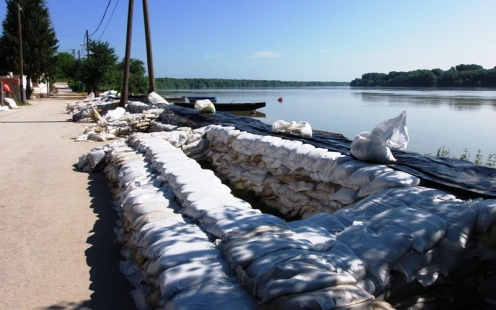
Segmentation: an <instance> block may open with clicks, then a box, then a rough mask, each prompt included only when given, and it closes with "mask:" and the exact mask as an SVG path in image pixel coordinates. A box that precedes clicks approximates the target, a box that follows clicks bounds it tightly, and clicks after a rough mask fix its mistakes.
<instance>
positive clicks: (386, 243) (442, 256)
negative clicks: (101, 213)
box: [88, 125, 496, 309]
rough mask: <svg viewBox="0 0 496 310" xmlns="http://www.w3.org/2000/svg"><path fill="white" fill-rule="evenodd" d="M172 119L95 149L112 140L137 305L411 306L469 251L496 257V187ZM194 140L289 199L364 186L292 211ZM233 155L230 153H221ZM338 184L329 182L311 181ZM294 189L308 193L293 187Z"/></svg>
mask: <svg viewBox="0 0 496 310" xmlns="http://www.w3.org/2000/svg"><path fill="white" fill-rule="evenodd" d="M170 128H171V129H172V131H170V132H154V133H134V134H132V135H130V136H129V138H128V139H127V141H126V143H124V141H123V140H120V141H117V142H114V143H112V144H110V145H108V146H107V148H105V150H104V152H103V153H102V152H101V151H100V153H99V154H94V157H95V158H94V159H93V161H95V160H96V159H97V158H99V157H101V156H102V154H105V155H104V156H105V158H106V162H107V166H106V167H105V172H106V174H107V177H108V179H109V180H110V182H111V183H112V184H114V189H113V192H114V195H115V197H116V207H117V210H118V212H119V214H120V217H121V221H120V225H121V226H120V227H119V228H118V229H116V233H117V235H118V241H119V242H120V243H121V244H122V245H123V247H124V248H125V249H126V251H125V252H124V253H126V257H128V260H127V262H126V263H123V264H122V266H121V268H122V270H123V272H125V273H126V274H127V275H128V277H129V278H130V279H131V280H132V281H133V282H134V283H135V285H136V286H137V290H136V291H135V297H136V298H137V300H142V302H141V305H142V306H143V308H144V307H145V306H148V307H150V306H152V307H157V306H161V307H163V308H165V309H175V308H188V309H189V308H195V307H197V308H204V309H217V308H219V307H222V306H224V305H225V307H229V308H234V307H240V308H242V309H254V308H255V307H258V308H260V309H274V308H277V309H283V308H284V309H286V308H287V309H301V308H319V307H321V308H326V309H334V308H340V307H341V308H346V309H363V308H365V309H366V308H371V307H375V308H377V309H392V307H391V305H390V304H389V303H388V301H391V302H392V303H394V306H397V307H403V306H405V307H408V306H413V305H415V302H413V304H411V303H412V300H416V301H417V302H419V301H420V300H426V299H427V298H428V297H432V296H425V295H427V294H426V291H427V290H429V289H430V288H431V287H434V289H433V290H435V288H438V287H439V285H440V284H449V285H450V287H453V285H452V283H453V282H452V281H453V280H452V279H451V278H450V276H451V274H452V273H453V272H454V271H455V270H456V269H457V268H459V266H461V264H463V262H464V261H465V260H467V259H474V258H476V259H477V261H479V262H482V263H483V262H489V261H491V260H495V259H496V251H495V249H494V242H495V240H494V238H493V237H491V235H492V233H493V232H494V231H496V228H495V223H496V201H495V200H483V199H477V200H462V199H459V198H457V197H455V196H454V195H452V194H449V193H447V192H444V191H441V190H436V189H431V188H425V187H421V186H416V185H417V184H415V182H414V183H408V182H411V181H412V180H413V181H415V179H413V178H409V177H408V175H407V174H405V175H404V177H405V179H402V178H401V177H398V175H396V176H393V177H391V174H393V175H394V173H395V171H393V170H391V169H390V168H388V167H385V166H382V165H371V164H364V163H362V162H358V161H356V160H354V159H352V158H349V157H348V156H344V155H341V154H339V153H333V152H328V151H327V150H319V149H317V148H312V147H307V146H306V145H305V144H303V143H289V144H288V143H286V141H288V140H284V139H280V138H276V137H270V136H266V137H260V136H257V135H252V134H247V133H245V132H241V131H238V130H236V129H234V128H232V127H221V126H215V125H211V126H207V127H205V128H199V129H196V130H191V128H184V127H173V126H171V127H170ZM186 150H187V151H188V152H190V153H191V154H200V153H202V152H204V153H205V154H206V156H207V157H208V158H211V160H212V163H214V165H215V166H218V169H217V170H216V173H219V174H221V175H227V176H228V177H229V179H232V180H235V183H234V184H235V185H237V186H238V187H243V188H245V187H249V188H251V189H254V191H255V189H256V191H257V192H258V193H260V192H262V193H265V194H266V193H267V189H266V187H265V186H264V184H268V186H269V187H270V189H272V190H273V195H274V197H272V198H270V199H273V200H274V201H280V203H281V204H283V203H295V202H298V201H301V202H302V205H304V204H305V203H303V202H304V201H307V206H308V204H309V201H310V199H309V198H307V197H311V198H313V197H314V196H315V197H319V198H320V199H322V202H323V204H326V205H329V204H330V203H329V201H332V200H331V196H332V195H333V194H335V193H337V192H339V191H340V190H342V189H352V190H354V191H355V193H356V195H357V196H359V195H360V191H364V192H366V193H367V195H365V196H364V197H361V198H360V199H358V200H354V201H353V202H352V203H350V204H347V205H346V204H345V205H342V206H341V207H345V208H339V211H336V212H334V211H333V210H330V211H329V212H313V213H312V214H308V213H307V216H305V218H304V219H300V220H296V221H292V222H286V221H285V220H284V219H282V218H279V217H276V216H273V215H270V214H263V213H261V212H260V211H259V210H255V209H253V208H252V207H251V205H250V204H249V203H247V202H246V201H244V200H242V199H239V198H237V197H235V196H234V195H233V194H232V193H231V190H230V188H229V187H227V186H226V185H224V184H223V183H222V182H221V181H220V179H219V178H218V177H217V176H216V174H214V172H212V171H210V170H206V169H203V168H202V167H201V166H200V165H199V164H198V163H197V161H195V160H193V159H192V158H189V157H188V156H187V155H186V153H185V152H186ZM303 150H305V151H303ZM272 154H274V155H272ZM309 154H314V155H315V154H318V155H315V156H316V158H317V159H319V160H320V161H319V160H315V158H314V157H311V156H310V155H309ZM224 156H225V157H224ZM264 156H266V158H265V159H263V158H264ZM275 157H279V158H282V159H284V158H289V157H291V158H293V159H294V158H298V160H295V161H294V162H291V163H288V164H286V162H285V161H284V160H281V161H279V162H277V161H278V160H279V159H277V158H276V159H269V158H275ZM307 157H311V158H313V159H314V162H313V164H315V163H316V162H320V163H319V167H320V165H323V166H322V167H321V169H320V171H319V172H320V174H318V175H319V176H320V177H321V179H323V180H325V181H319V182H317V181H316V177H315V176H316V175H317V174H316V173H317V172H316V171H311V172H305V171H304V170H305V169H313V168H311V167H312V165H311V162H310V161H308V158H307ZM227 160H229V161H230V163H231V164H232V166H223V164H222V162H223V161H227ZM300 161H305V162H306V163H305V164H301V163H300ZM88 162H89V160H88ZM269 162H271V163H272V164H273V165H274V166H273V167H272V166H270V165H268V163H269ZM326 164H327V165H332V166H333V168H332V169H330V168H324V166H325V165H326ZM281 167H283V168H281ZM279 169H281V171H278V170H279ZM326 169H329V170H326ZM324 171H328V172H324ZM253 175H255V176H256V177H253ZM352 175H353V178H352V177H351V176H352ZM383 175H385V176H383ZM302 176H305V178H303V177H302ZM381 177H382V178H381ZM376 179H377V180H378V181H377V182H378V184H376V185H371V184H372V183H373V182H374V181H375V180H376ZM331 180H332V181H331ZM271 183H276V185H271ZM279 183H284V184H279ZM278 184H279V185H278ZM412 185H414V186H412ZM333 186H335V187H338V188H337V189H336V191H335V192H333V193H332V194H329V195H322V194H320V193H319V194H315V192H319V191H324V190H328V189H329V188H331V187H333ZM367 186H368V187H367ZM353 187H356V188H355V189H353ZM289 190H291V191H293V192H295V193H298V194H304V195H305V196H296V197H293V198H292V199H293V200H289V199H288V198H286V197H290V196H289V195H288V193H287V192H288V191H289ZM264 191H265V192H264ZM278 195H279V196H278ZM312 195H313V196H312ZM281 197H282V198H281ZM270 199H268V200H270ZM284 199H286V200H289V201H288V202H285V201H284ZM326 199H327V200H326ZM331 213H333V214H331ZM476 234H477V239H476V238H474V236H475V235H476ZM491 247H492V248H491ZM419 287H420V288H419ZM403 289H404V290H403ZM405 292H408V293H405ZM429 293H430V292H429ZM440 295H442V294H440ZM140 296H143V297H141V298H140ZM443 296H444V295H443ZM443 296H436V297H439V298H440V297H443ZM377 297H380V298H381V299H385V300H386V301H381V300H379V299H377ZM452 302H453V300H452Z"/></svg>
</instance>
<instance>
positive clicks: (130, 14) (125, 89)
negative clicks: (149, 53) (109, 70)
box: [119, 0, 134, 107]
mask: <svg viewBox="0 0 496 310" xmlns="http://www.w3.org/2000/svg"><path fill="white" fill-rule="evenodd" d="M133 7H134V0H129V8H128V12H127V36H126V56H125V58H124V79H123V81H122V92H121V100H120V102H119V106H120V107H124V106H125V105H126V102H127V97H128V92H129V90H128V88H129V66H130V59H131V37H132V32H133Z"/></svg>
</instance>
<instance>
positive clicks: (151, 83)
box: [143, 0, 155, 93]
mask: <svg viewBox="0 0 496 310" xmlns="http://www.w3.org/2000/svg"><path fill="white" fill-rule="evenodd" d="M143 19H144V21H145V39H146V62H147V63H148V93H151V92H154V91H155V76H154V72H153V56H152V36H151V32H150V19H149V17H148V1H147V0H143Z"/></svg>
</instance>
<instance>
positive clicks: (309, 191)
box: [206, 126, 420, 219]
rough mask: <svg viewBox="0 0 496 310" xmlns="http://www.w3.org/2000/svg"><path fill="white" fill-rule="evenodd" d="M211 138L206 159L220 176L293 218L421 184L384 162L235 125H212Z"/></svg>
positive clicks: (333, 209)
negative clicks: (358, 158)
mask: <svg viewBox="0 0 496 310" xmlns="http://www.w3.org/2000/svg"><path fill="white" fill-rule="evenodd" d="M206 139H207V141H208V145H207V147H208V150H209V152H208V153H207V157H208V159H209V161H210V162H211V163H212V164H213V165H214V166H215V167H216V172H217V173H218V174H219V175H221V176H223V177H226V178H227V179H228V180H229V181H230V183H232V184H233V185H234V186H235V187H237V188H240V189H250V190H252V191H253V192H255V194H256V195H257V196H260V197H262V198H263V199H264V202H265V203H266V204H267V205H269V206H271V207H273V208H276V209H277V210H278V211H279V212H280V213H281V214H283V215H284V216H285V217H286V218H289V219H297V218H305V217H308V216H310V215H312V214H315V213H319V212H328V213H332V212H335V211H337V210H339V209H342V208H343V207H346V206H350V205H352V204H355V203H356V202H358V201H360V200H361V199H363V198H364V197H367V196H368V195H370V194H373V193H376V192H379V191H380V190H383V189H386V188H393V187H405V186H407V187H410V186H417V185H418V184H419V182H420V180H419V179H418V178H417V177H414V176H412V175H409V174H407V173H405V172H401V171H394V170H393V169H391V168H389V167H387V166H385V165H378V164H370V163H366V162H363V161H360V160H356V159H354V158H352V157H351V156H346V155H343V154H341V153H338V152H331V151H328V150H326V149H323V148H317V147H314V146H313V145H310V144H305V143H302V142H301V141H295V140H288V139H283V138H280V137H275V136H262V135H256V134H251V133H248V132H242V131H239V130H236V129H235V128H234V127H223V126H209V128H208V130H206Z"/></svg>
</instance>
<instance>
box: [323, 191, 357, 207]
mask: <svg viewBox="0 0 496 310" xmlns="http://www.w3.org/2000/svg"><path fill="white" fill-rule="evenodd" d="M329 200H333V201H337V202H339V203H342V204H344V205H348V204H352V203H353V202H355V201H356V200H358V193H357V191H355V190H354V189H351V188H346V187H342V188H341V189H339V190H338V191H337V192H335V193H333V194H332V195H331V196H329Z"/></svg>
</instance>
